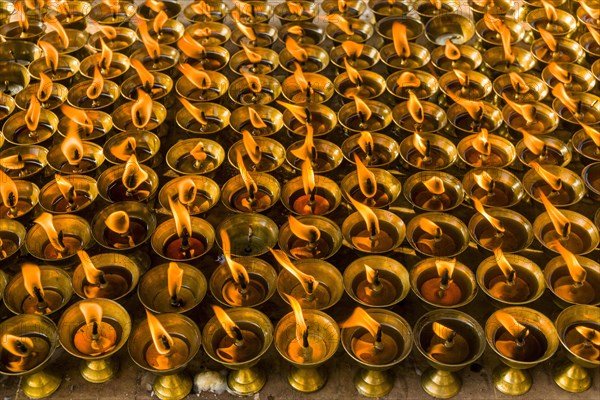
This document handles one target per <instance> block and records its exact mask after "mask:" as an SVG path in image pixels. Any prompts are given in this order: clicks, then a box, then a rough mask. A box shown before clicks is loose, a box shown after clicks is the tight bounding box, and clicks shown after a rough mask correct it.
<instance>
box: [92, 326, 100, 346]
mask: <svg viewBox="0 0 600 400" xmlns="http://www.w3.org/2000/svg"><path fill="white" fill-rule="evenodd" d="M98 328H99V327H98V323H97V322H96V321H92V340H93V341H96V340H98V336H100V332H99V329H98Z"/></svg>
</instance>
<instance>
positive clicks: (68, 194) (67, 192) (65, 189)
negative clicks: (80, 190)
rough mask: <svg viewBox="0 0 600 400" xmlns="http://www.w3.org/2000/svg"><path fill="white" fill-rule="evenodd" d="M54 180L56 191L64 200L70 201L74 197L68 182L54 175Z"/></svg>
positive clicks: (73, 191) (58, 175)
mask: <svg viewBox="0 0 600 400" xmlns="http://www.w3.org/2000/svg"><path fill="white" fill-rule="evenodd" d="M54 180H55V181H56V186H58V190H59V191H60V193H61V194H62V195H63V197H64V198H65V199H67V200H70V199H73V198H74V197H75V188H74V187H73V185H71V184H70V183H69V181H67V180H66V179H65V178H63V177H62V176H61V175H60V174H55V175H54Z"/></svg>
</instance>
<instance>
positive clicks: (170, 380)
mask: <svg viewBox="0 0 600 400" xmlns="http://www.w3.org/2000/svg"><path fill="white" fill-rule="evenodd" d="M192 386H193V382H192V378H190V377H189V376H188V375H187V374H185V373H179V374H172V375H159V376H157V377H156V378H155V379H154V383H153V384H152V390H154V394H155V395H156V397H158V398H159V399H161V400H181V399H183V398H184V397H185V396H187V395H188V394H190V392H191V391H192Z"/></svg>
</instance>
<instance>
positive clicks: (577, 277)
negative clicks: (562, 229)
mask: <svg viewBox="0 0 600 400" xmlns="http://www.w3.org/2000/svg"><path fill="white" fill-rule="evenodd" d="M550 245H551V247H552V248H553V249H554V250H556V251H558V252H559V253H560V255H561V257H562V258H563V260H565V264H567V268H568V269H569V275H571V278H573V281H574V282H577V283H583V282H585V279H586V277H587V271H586V270H585V268H583V267H582V266H581V264H580V263H579V260H578V259H577V257H576V256H575V254H573V253H571V252H570V251H569V250H567V249H566V248H565V247H564V246H563V245H562V244H560V242H559V241H558V240H554V241H553V242H552V243H551V244H550Z"/></svg>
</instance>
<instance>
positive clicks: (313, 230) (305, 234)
mask: <svg viewBox="0 0 600 400" xmlns="http://www.w3.org/2000/svg"><path fill="white" fill-rule="evenodd" d="M288 223H289V224H290V230H291V231H292V233H293V234H294V235H296V236H297V237H298V238H300V239H302V240H305V241H307V242H310V243H314V242H316V241H317V240H319V239H320V238H321V232H320V231H319V228H317V227H316V226H314V225H306V224H303V223H302V222H300V221H298V219H296V218H295V217H293V216H291V215H288Z"/></svg>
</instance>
